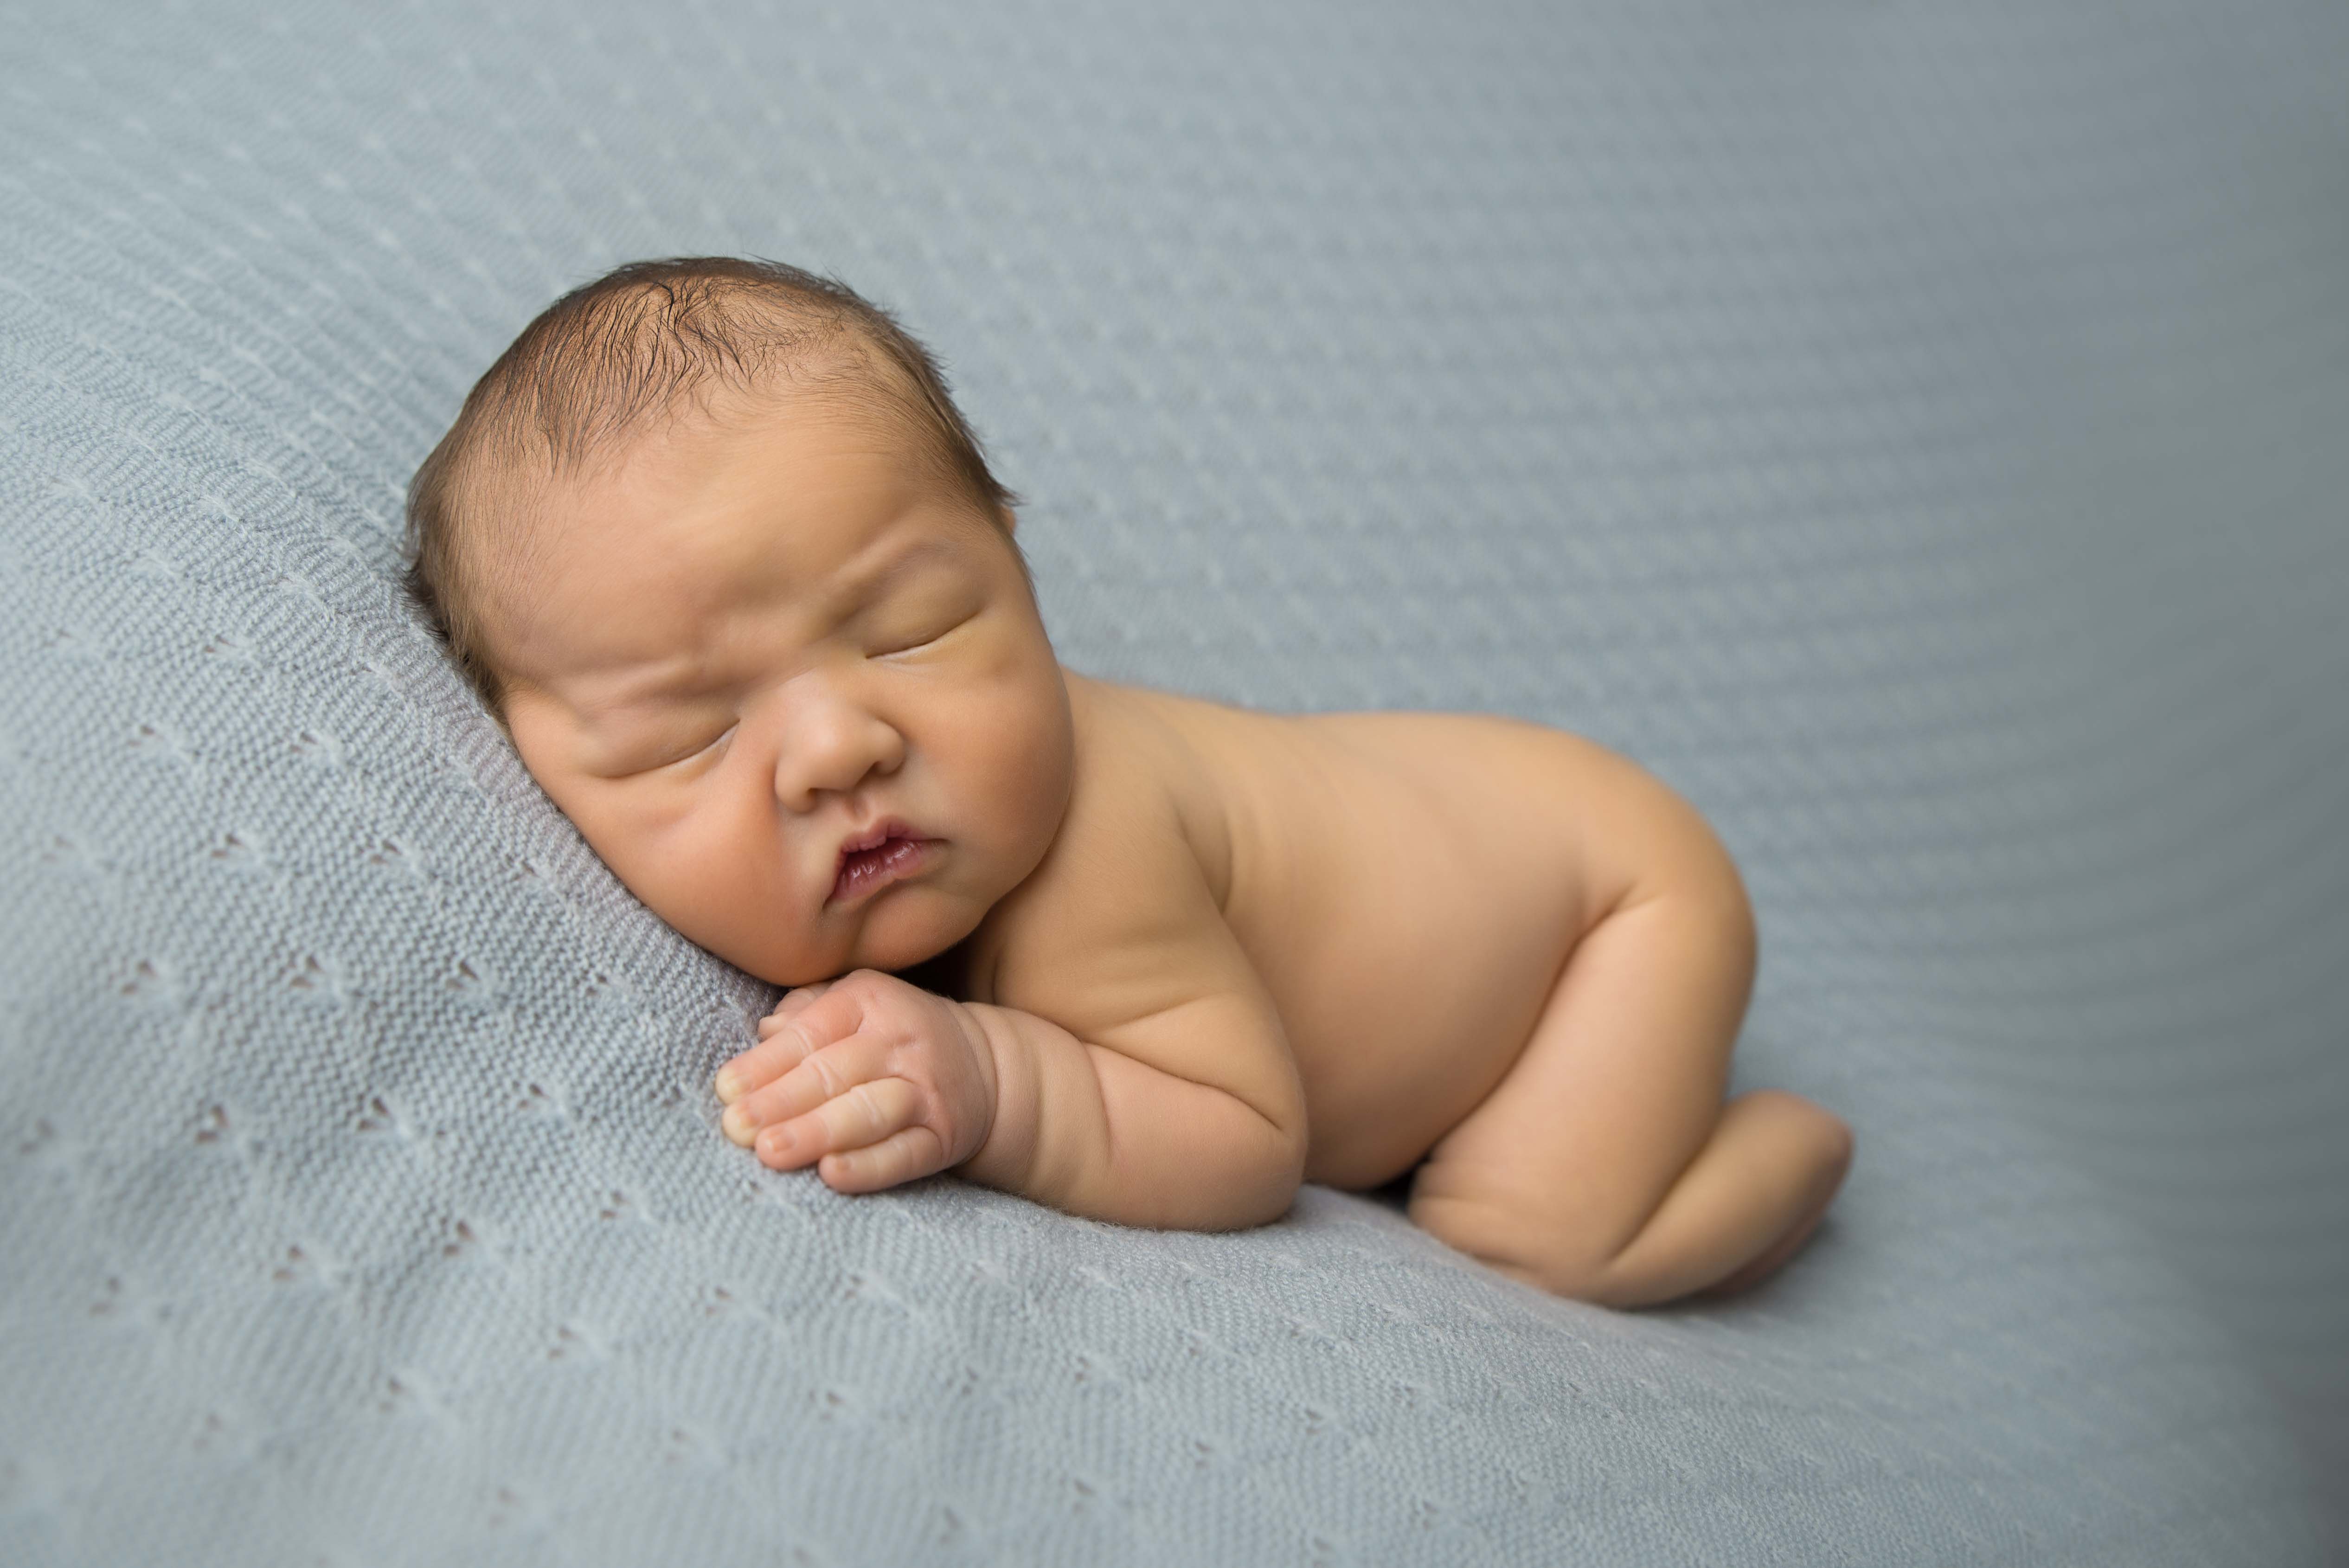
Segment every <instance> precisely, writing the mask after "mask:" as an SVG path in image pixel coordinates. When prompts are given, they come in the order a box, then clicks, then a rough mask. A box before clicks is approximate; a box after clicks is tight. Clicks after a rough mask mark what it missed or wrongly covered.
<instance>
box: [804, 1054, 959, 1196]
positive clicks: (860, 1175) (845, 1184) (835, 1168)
mask: <svg viewBox="0 0 2349 1568" xmlns="http://www.w3.org/2000/svg"><path fill="white" fill-rule="evenodd" d="M899 1082H903V1080H902V1079H900V1080H899ZM946 1166H947V1151H946V1147H945V1146H944V1145H943V1144H941V1143H939V1142H938V1135H937V1134H936V1133H935V1132H932V1131H931V1130H930V1129H929V1128H928V1127H901V1128H899V1129H898V1130H897V1131H895V1132H894V1133H891V1134H890V1135H889V1136H888V1137H885V1138H883V1139H882V1140H881V1141H880V1142H879V1143H875V1144H868V1145H866V1146H865V1147H863V1148H851V1149H843V1150H841V1151H839V1152H837V1153H833V1154H827V1155H825V1156H824V1157H823V1159H822V1160H821V1161H819V1162H818V1163H817V1165H816V1168H815V1173H816V1174H817V1175H818V1176H820V1177H822V1178H823V1184H824V1185H825V1186H826V1187H829V1188H831V1189H833V1191H834V1192H878V1191H880V1190H881V1189H883V1188H885V1187H895V1186H896V1185H897V1184H898V1183H899V1182H901V1181H914V1180H917V1179H920V1178H922V1177H925V1176H927V1175H929V1174H930V1173H931V1172H933V1171H938V1170H944V1169H945V1168H946Z"/></svg>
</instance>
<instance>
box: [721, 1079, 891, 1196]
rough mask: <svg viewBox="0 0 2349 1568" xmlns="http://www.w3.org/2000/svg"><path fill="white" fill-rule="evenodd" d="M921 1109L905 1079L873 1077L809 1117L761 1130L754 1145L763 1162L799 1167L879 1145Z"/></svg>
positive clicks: (789, 1168)
mask: <svg viewBox="0 0 2349 1568" xmlns="http://www.w3.org/2000/svg"><path fill="white" fill-rule="evenodd" d="M920 1108H921V1096H920V1093H919V1091H917V1090H916V1088H915V1087H914V1085H911V1084H909V1083H907V1082H906V1081H905V1079H903V1078H874V1079H873V1080H872V1081H870V1082H868V1083H863V1084H856V1085H852V1086H851V1087H849V1088H848V1089H847V1090H845V1091H844V1092H843V1093H841V1094H838V1095H835V1096H833V1097H832V1098H831V1099H828V1100H826V1101H824V1102H823V1104H822V1105H820V1106H816V1108H815V1109H813V1110H812V1111H810V1112H808V1113H807V1114H806V1115H805V1116H793V1117H792V1118H791V1119H790V1120H789V1121H783V1122H777V1123H776V1124H775V1125H774V1126H772V1127H761V1128H760V1129H759V1135H758V1137H757V1138H756V1139H754V1140H753V1141H752V1143H751V1147H752V1148H753V1149H754V1150H755V1151H756V1152H757V1154H758V1156H759V1160H760V1163H761V1164H763V1165H768V1166H771V1167H773V1168H775V1169H777V1170H796V1169H798V1168H800V1167H801V1166H803V1165H812V1164H814V1163H815V1162H816V1161H817V1160H819V1159H822V1158H823V1157H824V1156H826V1155H828V1154H834V1153H839V1152H842V1151H844V1150H849V1149H863V1148H864V1147H866V1146H867V1145H869V1144H876V1143H880V1142H882V1141H883V1140H885V1139H886V1138H888V1137H890V1136H891V1135H892V1134H894V1133H896V1132H898V1131H900V1130H901V1129H903V1128H905V1127H908V1126H909V1125H911V1124H912V1122H913V1120H914V1117H915V1116H916V1113H917V1112H918V1111H919V1110H920ZM932 1141H933V1142H935V1141H936V1140H935V1139H933V1140H932ZM899 1179H900V1180H902V1179H903V1178H899ZM881 1185H883V1186H887V1185H888V1183H886V1182H884V1183H882V1184H881Z"/></svg>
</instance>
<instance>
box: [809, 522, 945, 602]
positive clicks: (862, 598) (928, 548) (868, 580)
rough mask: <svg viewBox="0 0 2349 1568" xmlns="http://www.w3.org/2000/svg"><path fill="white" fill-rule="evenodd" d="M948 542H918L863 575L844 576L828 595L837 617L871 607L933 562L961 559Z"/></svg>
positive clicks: (887, 558) (933, 540) (933, 537)
mask: <svg viewBox="0 0 2349 1568" xmlns="http://www.w3.org/2000/svg"><path fill="white" fill-rule="evenodd" d="M961 554H962V552H961V551H959V550H957V548H956V547H955V546H954V545H951V544H950V543H948V542H947V541H946V540H944V539H941V538H938V537H936V536H935V535H932V536H930V537H928V538H924V539H917V540H916V541H915V542H914V543H913V544H911V545H905V546H904V547H902V548H900V549H898V550H896V551H895V552H894V553H893V554H891V555H890V556H887V557H886V558H885V559H884V560H883V561H882V562H881V564H880V565H879V566H872V567H869V568H867V569H866V570H864V571H862V572H854V573H844V574H843V576H842V579H841V581H840V583H839V586H838V587H835V588H834V589H833V591H832V593H831V594H829V595H827V596H826V597H827V598H828V599H829V600H830V607H831V609H832V611H833V614H834V615H835V616H839V615H845V614H846V613H847V612H848V611H850V610H852V609H854V608H855V607H857V606H859V605H864V604H870V603H871V602H873V601H874V599H877V598H879V597H882V595H883V594H885V593H886V592H887V591H888V590H889V589H890V588H892V587H895V586H896V585H897V584H898V583H899V582H901V581H902V580H904V579H905V578H906V577H908V576H913V575H914V574H915V573H916V572H917V571H920V570H921V569H922V568H923V567H925V566H928V565H929V564H930V563H932V562H934V561H946V562H949V563H950V562H952V561H954V560H956V559H957V558H958V557H959V556H961Z"/></svg>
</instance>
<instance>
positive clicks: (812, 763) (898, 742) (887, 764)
mask: <svg viewBox="0 0 2349 1568" xmlns="http://www.w3.org/2000/svg"><path fill="white" fill-rule="evenodd" d="M796 695H797V698H798V700H797V701H792V702H791V703H790V704H789V706H788V707H787V708H786V710H785V711H784V713H783V715H782V722H781V726H780V733H779V736H778V743H777V745H776V748H775V794H776V796H777V798H778V799H780V800H781V802H782V803H783V804H784V805H786V806H789V807H790V808H792V810H794V811H805V810H808V809H809V808H811V807H812V806H813V805H815V804H816V802H817V800H818V799H819V798H821V797H822V796H823V795H824V794H846V793H847V792H848V791H850V790H853V789H854V788H855V787H856V786H857V785H858V784H862V783H863V782H864V778H865V776H866V775H867V774H872V773H875V772H879V773H884V774H887V773H895V771H896V770H897V765H898V764H899V763H902V762H903V761H905V737H904V736H902V735H900V734H899V733H898V732H897V730H896V727H895V725H893V724H891V723H889V722H887V721H885V720H884V719H883V718H881V717H880V716H879V715H878V714H876V713H874V712H873V711H870V710H869V709H867V708H866V707H865V706H864V704H862V703H860V702H856V701H850V700H848V699H846V698H845V697H844V696H843V695H842V694H838V693H831V692H813V691H811V692H803V693H798V694H796Z"/></svg>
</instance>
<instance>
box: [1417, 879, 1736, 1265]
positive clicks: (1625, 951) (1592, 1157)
mask: <svg viewBox="0 0 2349 1568" xmlns="http://www.w3.org/2000/svg"><path fill="white" fill-rule="evenodd" d="M1736 939H1737V933H1736V932H1735V931H1733V930H1724V929H1722V927H1721V922H1720V921H1719V920H1718V919H1715V918H1714V915H1713V911H1711V910H1708V909H1704V908H1702V907H1699V906H1695V905H1692V904H1691V903H1689V902H1687V901H1682V902H1681V903H1678V904H1675V903H1674V902H1673V901H1672V900H1671V899H1657V900H1653V901H1651V902H1650V903H1647V904H1643V905H1641V906H1640V907H1639V908H1637V909H1630V910H1626V911H1624V912H1621V913H1619V914H1616V915H1612V916H1610V917H1609V918H1608V919H1606V920H1604V921H1602V922H1600V924H1599V926H1598V927H1597V928H1596V929H1593V930H1592V931H1591V932H1590V934H1589V935H1588V936H1587V937H1585V938H1584V939H1583V940H1582V942H1581V944H1580V945H1579V946H1578V948H1577V949H1576V950H1575V951H1574V953H1573V955H1572V956H1571V957H1570V958H1569V959H1568V961H1567V964H1566V966H1565V968H1564V970H1563V971H1562V972H1561V973H1560V974H1559V975H1558V977H1557V981H1556V983H1555V984H1554V986H1553V987H1552V988H1551V991H1550V993H1549V996H1548V998H1547V1001H1546V1002H1545V1003H1544V1005H1543V1008H1542V1011H1541V1014H1540V1017H1539V1018H1538V1019H1537V1022H1536V1023H1535V1025H1534V1029H1533V1033H1532V1035H1531V1037H1530V1038H1529V1039H1528V1040H1527V1041H1526V1046H1525V1049H1524V1051H1523V1052H1522V1053H1520V1054H1519V1055H1518V1057H1517V1059H1516V1062H1515V1063H1514V1064H1511V1066H1510V1068H1509V1070H1508V1072H1507V1073H1506V1075H1504V1076H1503V1077H1502V1079H1501V1081H1500V1082H1499V1084H1498V1085H1495V1087H1494V1089H1493V1090H1492V1092H1491V1093H1490V1094H1488V1095H1487V1096H1485V1098H1484V1100H1483V1101H1482V1102H1480V1103H1479V1104H1478V1105H1477V1106H1475V1109H1474V1110H1472V1111H1470V1112H1469V1113H1468V1115H1467V1116H1464V1117H1463V1118H1462V1119H1461V1121H1460V1122H1459V1123H1458V1125H1456V1126H1455V1127H1453V1128H1452V1130H1451V1131H1450V1132H1448V1133H1446V1134H1445V1135H1444V1137H1442V1138H1440V1139H1439V1140H1437V1142H1436V1144H1435V1146H1434V1147H1433V1148H1432V1149H1431V1150H1430V1151H1429V1154H1428V1158H1427V1161H1426V1163H1425V1164H1423V1166H1422V1167H1421V1168H1420V1171H1419V1176H1418V1179H1417V1180H1416V1182H1415V1183H1414V1185H1413V1196H1412V1217H1413V1220H1417V1221H1418V1222H1419V1223H1421V1224H1422V1225H1423V1226H1425V1227H1426V1228H1427V1229H1429V1230H1431V1231H1434V1232H1435V1233H1436V1234H1438V1235H1439V1236H1442V1237H1444V1240H1446V1241H1451V1242H1452V1243H1453V1244H1454V1245H1455V1246H1459V1247H1461V1248H1462V1249H1463V1250H1464V1251H1472V1252H1478V1253H1480V1254H1483V1253H1488V1252H1489V1251H1491V1249H1490V1248H1488V1247H1486V1246H1483V1245H1478V1244H1475V1242H1477V1241H1482V1240H1485V1238H1484V1237H1483V1236H1482V1235H1481V1234H1480V1232H1482V1231H1486V1230H1490V1229H1493V1228H1496V1227H1498V1228H1503V1229H1507V1230H1511V1231H1514V1230H1516V1229H1521V1228H1523V1227H1526V1226H1536V1227H1538V1228H1540V1229H1542V1230H1543V1231H1545V1233H1547V1234H1548V1235H1550V1236H1552V1237H1553V1238H1554V1239H1555V1240H1556V1241H1557V1244H1560V1245H1564V1246H1567V1247H1568V1248H1569V1250H1576V1251H1579V1250H1584V1249H1586V1248H1587V1249H1588V1250H1590V1251H1594V1252H1596V1253H1598V1254H1600V1255H1604V1254H1607V1253H1609V1252H1611V1251H1612V1250H1614V1249H1615V1248H1619V1247H1620V1246H1621V1245H1622V1244H1623V1243H1624V1242H1625V1241H1628V1240H1629V1239H1630V1237H1631V1236H1632V1235H1633V1234H1635V1233H1636V1232H1637V1231H1638V1230H1639V1228H1640V1225H1641V1224H1642V1223H1643V1222H1644V1221H1645V1220H1646V1219H1647V1217H1648V1216H1649V1215H1650V1214H1651V1213H1653V1212H1654V1211H1655V1210H1656V1207H1657V1206H1658V1205H1659V1204H1660V1203H1661V1201H1662V1199H1663V1196H1664V1194H1665V1192H1666V1191H1667V1190H1669V1189H1670V1188H1671V1184H1672V1182H1673V1181H1674V1180H1675V1179H1677V1178H1678V1177H1679V1175H1680V1173H1681V1172H1682V1170H1683V1169H1685V1168H1687V1166H1688V1164H1689V1161H1690V1160H1691V1159H1692V1158H1694V1156H1695V1154H1696V1152H1697V1150H1698V1149H1699V1148H1701V1147H1702V1146H1703V1144H1704V1141H1705V1139H1706V1138H1707V1137H1710V1136H1711V1134H1712V1132H1713V1127H1714V1126H1715V1124H1716V1123H1717V1122H1718V1121H1719V1119H1720V1114H1721V1105H1722V1098H1723V1091H1724V1090H1725V1088H1726V1086H1727V1077H1728V1063H1729V1051H1730V1046H1731V1044H1733V1041H1734V1039H1735V1036H1736V1032H1737V1025H1738V1023H1739V1020H1740V1019H1741V1018H1742V1016H1743V1014H1744V1002H1745V993H1746V988H1747V986H1748V985H1749V983H1750V980H1751V972H1752V971H1751V962H1752V959H1751V950H1750V943H1749V944H1748V945H1747V946H1745V947H1744V949H1743V950H1741V948H1740V944H1739V942H1738V940H1736ZM1495 1240H1497V1238H1495Z"/></svg>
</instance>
